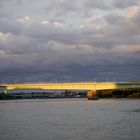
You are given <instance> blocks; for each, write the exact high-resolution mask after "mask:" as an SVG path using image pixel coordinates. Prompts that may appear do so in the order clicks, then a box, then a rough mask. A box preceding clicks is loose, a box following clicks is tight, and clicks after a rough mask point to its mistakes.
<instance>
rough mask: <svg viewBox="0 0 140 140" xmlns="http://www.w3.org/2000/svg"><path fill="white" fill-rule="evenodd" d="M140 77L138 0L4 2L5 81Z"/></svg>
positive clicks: (0, 78) (0, 30) (0, 21)
mask: <svg viewBox="0 0 140 140" xmlns="http://www.w3.org/2000/svg"><path fill="white" fill-rule="evenodd" d="M77 81H78V82H80V81H82V82H84V81H89V82H90V81H114V82H125V81H140V1H139V0H39V1H35V0H0V83H22V82H77Z"/></svg>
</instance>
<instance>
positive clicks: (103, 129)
mask: <svg viewBox="0 0 140 140" xmlns="http://www.w3.org/2000/svg"><path fill="white" fill-rule="evenodd" d="M0 140H140V100H138V99H135V100H133V99H100V100H99V101H88V100H87V99H51V100H48V99H40V100H39V99H36V100H14V101H0Z"/></svg>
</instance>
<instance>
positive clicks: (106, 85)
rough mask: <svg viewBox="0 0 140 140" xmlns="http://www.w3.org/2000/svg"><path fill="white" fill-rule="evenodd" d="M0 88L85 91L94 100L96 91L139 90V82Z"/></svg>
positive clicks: (20, 85)
mask: <svg viewBox="0 0 140 140" xmlns="http://www.w3.org/2000/svg"><path fill="white" fill-rule="evenodd" d="M0 87H5V90H87V91H88V93H87V97H88V99H94V96H95V95H96V91H98V90H108V89H132V88H140V82H123V83H115V82H85V83H84V82H83V83H23V84H1V85H0Z"/></svg>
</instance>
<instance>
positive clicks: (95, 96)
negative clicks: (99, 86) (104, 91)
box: [87, 90, 99, 100]
mask: <svg viewBox="0 0 140 140" xmlns="http://www.w3.org/2000/svg"><path fill="white" fill-rule="evenodd" d="M87 97H88V100H98V99H99V98H98V94H97V91H96V90H89V91H88V92H87Z"/></svg>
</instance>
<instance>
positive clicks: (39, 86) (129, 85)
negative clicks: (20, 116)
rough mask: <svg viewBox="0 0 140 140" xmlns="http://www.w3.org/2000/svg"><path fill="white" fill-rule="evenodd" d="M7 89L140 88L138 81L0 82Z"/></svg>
mask: <svg viewBox="0 0 140 140" xmlns="http://www.w3.org/2000/svg"><path fill="white" fill-rule="evenodd" d="M1 86H3V87H4V86H5V87H6V89H7V90H19V89H43V90H105V89H122V88H140V82H133V83H132V82H131V83H130V82H127V83H115V82H86V83H32V84H2V85H1Z"/></svg>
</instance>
